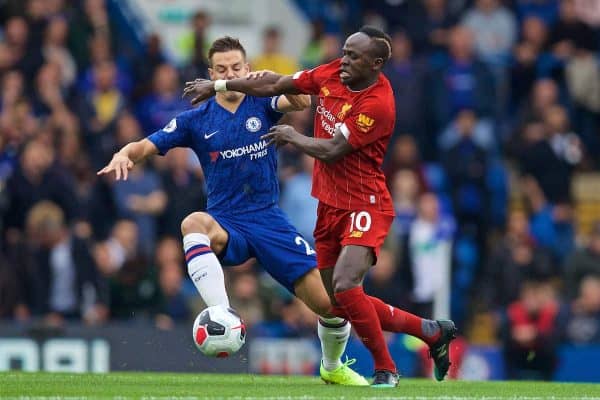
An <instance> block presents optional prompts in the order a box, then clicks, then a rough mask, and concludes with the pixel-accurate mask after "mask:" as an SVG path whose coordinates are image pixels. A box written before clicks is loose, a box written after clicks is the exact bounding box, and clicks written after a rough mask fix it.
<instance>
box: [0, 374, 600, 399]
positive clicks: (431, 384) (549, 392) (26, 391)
mask: <svg viewBox="0 0 600 400" xmlns="http://www.w3.org/2000/svg"><path fill="white" fill-rule="evenodd" d="M0 398H2V399H8V398H21V399H28V400H33V399H47V400H58V399H63V398H66V399H71V400H75V399H87V398H113V399H120V400H125V399H134V398H135V399H140V398H141V399H147V400H154V399H156V400H158V399H164V400H176V399H184V400H202V399H211V400H213V399H237V400H250V399H271V400H275V399H281V400H293V399H299V400H312V399H315V400H330V399H331V400H333V399H344V400H345V399H369V400H371V399H372V400H377V399H411V400H421V399H423V400H426V399H446V400H461V399H486V400H492V399H513V400H518V399H522V400H534V399H600V385H597V384H596V385H595V384H565V383H545V382H467V381H447V382H441V383H439V382H435V381H432V380H426V379H402V380H401V381H400V385H399V386H398V387H397V388H392V389H374V388H371V387H358V388H357V387H341V386H331V385H325V384H323V383H322V382H321V381H320V380H319V379H318V378H312V377H298V376H285V377H284V376H260V375H217V374H168V373H144V372H140V373H109V374H51V373H23V372H19V373H15V372H4V373H0Z"/></svg>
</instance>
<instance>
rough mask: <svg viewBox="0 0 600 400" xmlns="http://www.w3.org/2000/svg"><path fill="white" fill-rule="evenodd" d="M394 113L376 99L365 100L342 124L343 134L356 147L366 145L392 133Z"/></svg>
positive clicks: (353, 109)
mask: <svg viewBox="0 0 600 400" xmlns="http://www.w3.org/2000/svg"><path fill="white" fill-rule="evenodd" d="M394 117H395V116H394V113H393V112H392V110H390V109H388V108H387V107H382V106H381V104H378V103H377V102H376V101H375V99H370V100H368V101H365V102H364V103H363V104H362V105H361V106H358V107H355V108H352V112H351V113H350V114H349V115H348V116H347V117H346V119H345V120H344V123H343V124H342V125H340V130H341V131H342V134H343V135H344V137H345V138H346V140H347V141H348V143H350V145H351V146H352V147H353V148H354V149H359V148H361V147H365V146H367V145H369V144H371V143H373V142H375V141H377V140H378V139H380V138H383V137H386V136H388V135H391V133H392V130H393V129H394Z"/></svg>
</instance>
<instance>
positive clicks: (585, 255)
mask: <svg viewBox="0 0 600 400" xmlns="http://www.w3.org/2000/svg"><path fill="white" fill-rule="evenodd" d="M563 271H564V277H565V293H566V295H567V298H568V299H569V300H572V299H574V298H575V297H576V296H577V293H578V290H579V288H580V285H581V282H582V280H583V279H584V278H585V277H586V276H588V275H594V276H600V221H596V222H595V223H594V226H593V228H592V232H591V234H590V237H589V241H588V243H587V245H586V246H584V247H582V248H580V249H578V250H576V251H575V252H573V253H572V254H571V255H570V256H569V257H568V258H567V260H566V261H565V266H564V268H563Z"/></svg>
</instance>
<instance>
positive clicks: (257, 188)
mask: <svg viewBox="0 0 600 400" xmlns="http://www.w3.org/2000/svg"><path fill="white" fill-rule="evenodd" d="M276 104H277V97H271V98H268V97H267V98H260V97H253V96H245V98H244V100H243V101H242V102H241V103H240V105H239V107H238V109H237V110H236V112H235V113H231V112H230V111H228V110H226V109H225V108H223V107H221V106H220V105H219V104H218V103H217V102H216V101H215V98H214V97H213V98H211V99H210V100H208V101H206V102H205V103H203V104H201V105H200V106H199V107H198V108H196V109H193V110H190V111H186V112H183V113H181V114H179V115H178V116H177V117H175V118H173V119H172V120H171V122H169V123H168V124H167V126H165V127H164V128H162V129H161V130H159V131H156V132H154V133H153V134H151V135H150V136H148V139H149V140H150V141H151V142H152V143H154V144H155V145H156V147H157V148H158V150H159V152H160V154H165V153H166V152H167V151H168V150H169V149H172V148H173V147H189V148H191V149H192V150H194V152H195V153H196V155H197V156H198V159H199V160H200V163H201V164H202V169H203V170H204V175H205V177H206V184H207V191H208V205H207V210H208V211H209V212H219V213H223V212H225V213H245V212H250V211H256V210H260V209H264V208H266V207H270V206H272V205H275V204H277V202H278V200H279V183H278V181H277V154H276V150H275V146H274V145H271V146H267V142H266V140H262V139H261V138H260V137H261V136H262V135H264V134H265V133H267V132H268V131H269V128H271V126H273V125H275V124H276V122H277V121H278V120H279V119H280V118H281V116H282V113H280V112H279V111H277V106H276Z"/></svg>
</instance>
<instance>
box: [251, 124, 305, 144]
mask: <svg viewBox="0 0 600 400" xmlns="http://www.w3.org/2000/svg"><path fill="white" fill-rule="evenodd" d="M297 134H298V132H296V130H295V129H294V128H293V127H291V126H289V125H275V126H273V127H271V129H269V133H267V134H265V135H262V136H261V137H260V138H261V139H265V140H267V146H269V145H271V144H272V143H275V145H276V146H277V147H279V146H283V145H284V144H287V143H290V142H291V141H292V140H293V138H294V136H295V135H297Z"/></svg>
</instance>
